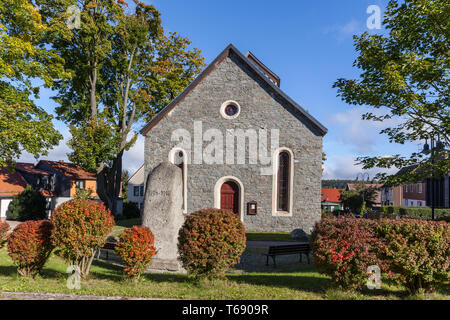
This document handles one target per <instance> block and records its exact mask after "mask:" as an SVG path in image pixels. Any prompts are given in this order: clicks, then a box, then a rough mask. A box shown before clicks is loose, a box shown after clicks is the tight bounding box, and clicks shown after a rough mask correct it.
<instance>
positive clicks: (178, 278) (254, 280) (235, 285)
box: [0, 248, 450, 300]
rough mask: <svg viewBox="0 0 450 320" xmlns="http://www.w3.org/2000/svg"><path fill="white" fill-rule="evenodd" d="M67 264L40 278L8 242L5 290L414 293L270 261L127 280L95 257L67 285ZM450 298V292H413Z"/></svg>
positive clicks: (258, 295) (263, 295) (285, 295)
mask: <svg viewBox="0 0 450 320" xmlns="http://www.w3.org/2000/svg"><path fill="white" fill-rule="evenodd" d="M66 267H67V266H66V265H65V264H64V263H63V261H62V260H61V259H60V258H59V257H56V256H54V255H53V256H52V257H51V258H50V260H49V261H48V262H47V264H46V266H45V267H44V269H43V272H42V275H39V276H38V277H36V279H34V280H33V279H25V278H21V277H20V276H18V275H17V272H16V268H15V267H14V266H13V264H12V261H11V259H10V258H9V256H8V254H7V251H6V249H5V248H3V249H1V250H0V291H19V292H53V293H70V294H73V293H77V294H91V295H108V296H130V297H131V296H132V297H154V298H177V299H250V300H256V299H403V298H411V297H408V296H407V295H406V294H405V292H404V291H402V290H399V289H398V288H396V287H392V286H387V285H384V288H383V289H382V290H377V291H370V290H366V291H364V292H362V293H349V292H344V291H340V290H336V289H332V288H331V286H330V280H329V278H328V277H326V276H323V275H320V274H318V273H317V272H316V271H315V269H314V267H313V266H311V265H307V264H296V265H290V266H289V267H287V268H283V266H280V267H279V268H277V269H273V268H272V267H266V268H267V271H265V272H251V273H243V272H242V271H241V270H234V273H230V274H229V275H227V277H226V279H224V280H216V281H212V282H202V283H200V284H198V283H196V282H193V281H192V280H190V278H189V277H188V276H186V275H182V274H147V275H145V276H144V277H143V278H142V279H141V281H140V282H139V283H134V282H129V281H125V280H123V277H122V269H121V267H120V266H117V265H111V264H109V263H105V262H102V261H95V262H94V265H93V267H92V270H91V275H90V277H89V279H88V280H85V281H83V282H82V284H81V289H80V290H69V289H68V288H67V287H66V279H67V276H68V275H67V274H66V273H65V271H66ZM412 298H427V299H450V292H445V293H443V292H441V293H436V294H433V295H427V296H420V297H412Z"/></svg>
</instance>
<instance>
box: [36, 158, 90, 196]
mask: <svg viewBox="0 0 450 320" xmlns="http://www.w3.org/2000/svg"><path fill="white" fill-rule="evenodd" d="M35 169H37V170H41V171H45V172H48V173H50V174H52V175H53V176H54V177H55V178H54V179H55V181H54V187H53V191H54V192H55V195H56V196H58V197H64V198H73V197H74V196H75V194H76V192H77V189H83V190H89V191H91V192H92V193H91V196H92V197H94V198H95V197H97V177H96V175H95V174H94V173H91V172H88V171H86V170H84V169H82V168H81V167H80V166H78V165H76V164H74V163H70V162H64V161H62V160H60V161H50V160H41V161H39V162H38V164H37V165H36V166H35Z"/></svg>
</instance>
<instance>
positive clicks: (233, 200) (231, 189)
mask: <svg viewBox="0 0 450 320" xmlns="http://www.w3.org/2000/svg"><path fill="white" fill-rule="evenodd" d="M220 209H223V210H231V211H232V212H233V213H235V214H237V215H239V186H238V185H237V183H236V182H234V181H226V182H224V183H223V184H222V187H221V188H220Z"/></svg>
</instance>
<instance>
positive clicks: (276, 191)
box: [272, 147, 294, 217]
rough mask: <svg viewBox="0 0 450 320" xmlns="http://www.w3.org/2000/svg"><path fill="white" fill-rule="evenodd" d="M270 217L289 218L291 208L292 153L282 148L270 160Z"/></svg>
mask: <svg viewBox="0 0 450 320" xmlns="http://www.w3.org/2000/svg"><path fill="white" fill-rule="evenodd" d="M272 167H273V187H272V215H273V216H283V217H284V216H291V215H292V208H293V199H292V197H293V182H294V153H293V152H292V151H291V150H290V149H289V148H285V147H282V148H280V149H278V150H276V151H275V152H274V154H273V158H272Z"/></svg>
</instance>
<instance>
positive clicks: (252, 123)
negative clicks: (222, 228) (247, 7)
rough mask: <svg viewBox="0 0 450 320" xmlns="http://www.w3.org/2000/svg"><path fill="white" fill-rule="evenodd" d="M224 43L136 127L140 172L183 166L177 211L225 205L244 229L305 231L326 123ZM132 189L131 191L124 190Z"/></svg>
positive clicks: (316, 202) (315, 199)
mask: <svg viewBox="0 0 450 320" xmlns="http://www.w3.org/2000/svg"><path fill="white" fill-rule="evenodd" d="M280 82H281V81H280V78H279V77H278V76H277V75H276V74H275V73H274V72H273V71H272V70H270V69H269V68H268V67H267V66H265V65H264V64H263V63H262V62H261V61H260V60H259V59H257V58H256V57H255V55H253V54H252V53H251V52H248V53H247V54H245V55H244V54H242V53H241V52H240V51H239V50H238V49H237V48H236V47H234V46H233V45H232V44H230V45H229V46H227V47H226V48H225V49H224V50H223V51H222V52H221V53H220V54H219V55H218V56H217V58H215V59H214V61H213V62H212V63H211V64H210V65H208V67H207V68H206V69H205V70H204V71H203V72H202V73H201V74H200V75H199V76H198V77H197V78H196V79H195V80H194V81H193V82H192V83H191V84H190V85H189V86H188V87H187V88H186V89H185V90H184V91H183V92H182V93H181V94H180V95H179V96H178V97H176V98H175V99H174V100H173V101H172V102H171V103H170V104H169V105H168V106H167V107H165V108H164V109H163V110H161V111H160V112H159V113H158V114H157V116H156V117H155V118H153V119H152V120H151V121H150V122H149V123H148V124H147V125H145V127H144V128H143V129H142V130H141V133H142V134H143V135H144V136H145V153H144V159H145V166H144V169H145V177H147V176H148V174H149V173H150V172H151V171H152V170H153V169H154V168H156V167H157V166H158V165H159V164H161V163H162V162H167V161H170V162H172V163H173V164H176V165H178V166H179V167H180V168H181V169H182V172H183V191H182V192H183V208H182V210H183V212H184V213H185V214H186V215H187V214H189V213H191V212H194V211H196V210H199V209H203V208H221V209H226V210H231V211H233V212H234V213H235V214H236V215H237V216H239V218H240V219H241V220H242V221H243V223H244V225H245V228H246V229H247V230H249V231H292V230H293V229H298V228H300V229H303V230H304V231H306V232H310V231H311V230H312V228H313V226H314V224H315V222H316V221H318V220H320V216H321V201H320V198H321V197H320V194H321V178H322V138H323V136H324V135H325V134H326V133H327V129H326V128H325V127H324V126H323V125H322V124H321V123H320V122H319V121H318V120H317V119H316V118H314V116H313V115H312V112H309V111H307V110H306V109H304V108H303V107H301V106H300V105H299V104H297V103H296V102H295V101H294V100H292V99H291V98H290V97H289V96H287V95H286V93H284V92H283V91H282V90H281V89H280ZM132 192H134V191H132Z"/></svg>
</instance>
